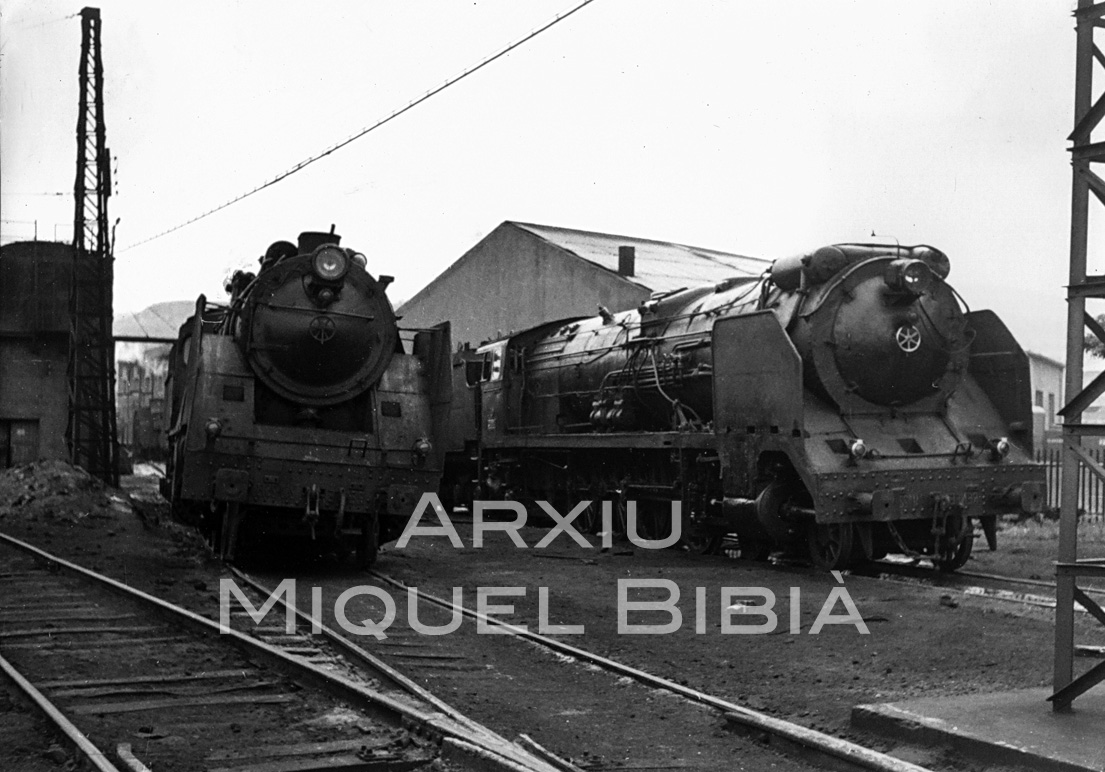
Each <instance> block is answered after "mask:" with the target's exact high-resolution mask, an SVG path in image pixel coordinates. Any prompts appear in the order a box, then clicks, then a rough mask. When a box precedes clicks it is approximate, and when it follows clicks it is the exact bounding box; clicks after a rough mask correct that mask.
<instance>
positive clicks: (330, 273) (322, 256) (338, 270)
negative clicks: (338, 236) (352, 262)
mask: <svg viewBox="0 0 1105 772" xmlns="http://www.w3.org/2000/svg"><path fill="white" fill-rule="evenodd" d="M313 265H314V269H315V275H316V276H318V278H320V279H322V280H323V281H338V280H339V279H341V278H342V277H343V276H345V274H346V272H347V271H348V270H349V258H348V257H346V256H345V252H343V251H342V250H341V249H339V248H338V247H333V246H325V247H322V248H321V249H319V250H318V251H317V252H316V253H315V258H314V261H313Z"/></svg>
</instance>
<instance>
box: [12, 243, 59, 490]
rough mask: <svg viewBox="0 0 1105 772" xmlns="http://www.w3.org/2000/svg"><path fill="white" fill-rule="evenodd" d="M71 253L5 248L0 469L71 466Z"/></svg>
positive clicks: (49, 247) (39, 246)
mask: <svg viewBox="0 0 1105 772" xmlns="http://www.w3.org/2000/svg"><path fill="white" fill-rule="evenodd" d="M72 264H73V248H72V247H71V246H69V245H68V244H56V243H53V242H41V241H40V242H16V243H13V244H5V245H4V246H3V247H0V468H4V467H7V466H11V465H15V464H22V463H26V462H29V461H34V460H36V459H39V458H50V459H65V458H68V449H67V448H66V445H65V429H66V425H67V424H68V421H69V392H68V380H67V377H66V367H67V365H68V361H69V278H70V276H71V275H72Z"/></svg>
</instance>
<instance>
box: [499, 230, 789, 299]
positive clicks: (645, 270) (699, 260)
mask: <svg viewBox="0 0 1105 772" xmlns="http://www.w3.org/2000/svg"><path fill="white" fill-rule="evenodd" d="M510 224H511V225H514V226H516V227H518V228H522V229H524V230H527V231H529V232H530V233H533V234H534V235H536V236H540V237H541V238H543V239H545V240H546V241H548V242H550V243H552V244H555V245H556V246H558V247H560V248H561V249H564V250H567V251H568V252H571V253H573V254H575V255H576V256H578V257H581V258H582V259H584V260H587V261H588V262H591V263H595V264H597V265H600V266H602V267H603V268H606V269H607V270H609V271H613V272H614V273H617V272H618V247H621V246H631V247H633V248H634V249H635V250H636V259H635V268H634V271H633V276H631V277H626V278H628V279H629V280H630V281H633V282H636V283H637V284H640V285H642V286H645V287H647V288H649V289H650V290H652V291H653V292H668V291H670V290H676V289H681V288H683V287H690V286H694V285H696V284H709V283H711V282H718V281H722V280H724V279H728V278H731V277H733V276H759V275H760V274H761V273H763V272H764V270H765V269H766V268H767V267H768V266H769V265H771V261H770V260H764V259H763V258H759V257H748V256H747V255H735V254H732V253H729V252H718V251H717V250H713V249H702V248H701V247H689V246H687V245H685V244H673V243H671V242H668V241H653V240H651V239H641V238H635V237H633V236H615V235H612V234H609V233H592V232H590V231H579V230H573V229H571V228H555V227H552V226H549V225H535V224H533V223H523V222H513V221H511V223H510Z"/></svg>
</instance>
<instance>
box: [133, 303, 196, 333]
mask: <svg viewBox="0 0 1105 772" xmlns="http://www.w3.org/2000/svg"><path fill="white" fill-rule="evenodd" d="M195 310H196V302H195V301H194V300H168V301H166V302H164V303H154V304H153V305H152V306H150V307H149V308H144V309H143V310H141V311H139V312H137V313H130V314H119V315H118V316H116V317H115V320H114V323H113V326H112V329H113V330H114V333H115V335H127V336H130V335H135V336H144V337H150V338H176V336H177V332H178V331H179V330H180V325H182V324H184V320H185V319H187V318H188V317H189V316H191V315H192V313H193V312H194V311H195Z"/></svg>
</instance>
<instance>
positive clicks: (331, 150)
mask: <svg viewBox="0 0 1105 772" xmlns="http://www.w3.org/2000/svg"><path fill="white" fill-rule="evenodd" d="M593 2H594V0H583V1H582V2H581V3H579V4H578V5H576V6H575V7H574V8H572V9H570V10H568V11H565V12H564V13H561V14H558V15H557V16H556V17H555V18H554V19H552V20H550V21H548V22H546V23H545V24H543V25H542V26H540V27H538V28H537V29H535V30H532V31H531V32H529V33H528V34H527V35H526V36H525V37H523V38H521V39H520V40H517V41H515V42H513V43H511V44H509V45H508V46H506V47H505V48H503V49H501V50H500V51H498V52H496V53H494V54H492V55H491V56H488V57H486V58H485V59H483V60H482V61H480V62H479V63H478V64H476V65H474V66H472V67H469V68H468V69H466V70H464V71H463V72H462V73H460V74H459V75H457V76H455V77H453V78H450V79H448V80H446V81H445V82H444V83H442V84H441V85H440V86H438V87H437V88H434V89H431V90H430V91H427V92H426V93H425V94H423V95H422V96H420V97H419V98H418V99H415V100H414V101H413V102H410V103H409V104H407V105H406V106H405V107H402V108H400V109H398V110H396V111H394V112H392V113H391V114H389V115H387V116H386V117H384V118H382V119H380V120H378V121H376V122H375V123H373V124H371V125H369V126H366V127H364V128H363V129H361V130H360V131H358V132H357V133H356V134H353V135H352V136H350V137H348V138H346V139H344V140H342V141H341V142H339V143H337V144H336V145H332V146H331V147H329V148H327V149H326V150H324V151H322V152H321V153H318V154H317V155H313V156H311V157H310V158H307V159H306V160H303V161H300V162H299V163H297V164H296V165H295V166H293V167H291V168H290V169H288V170H287V171H284V172H281V173H280V174H278V175H277V176H276V177H273V178H272V179H271V180H269V181H267V182H264V183H262V184H260V185H258V186H257V187H255V188H253V189H252V190H249V191H246V192H245V193H242V194H241V195H239V196H236V197H234V198H232V199H230V200H229V201H227V202H225V203H223V204H220V205H219V206H217V207H215V208H213V209H209V210H207V211H206V212H204V213H203V214H200V215H197V216H195V217H193V218H192V219H190V220H187V221H186V222H183V223H180V224H179V225H176V226H173V227H172V228H169V229H168V230H165V231H162V232H161V233H158V234H156V235H154V236H150V237H149V238H145V239H142V240H141V241H137V242H135V243H133V244H128V245H127V246H125V247H123V248H122V249H120V250H118V251H119V252H126V251H127V250H129V249H134V248H135V247H138V246H141V245H143V244H148V243H149V242H151V241H154V240H155V239H159V238H161V237H162V236H167V235H169V234H170V233H174V232H176V231H178V230H180V229H181V228H184V227H186V226H188V225H191V224H193V223H196V222H199V221H200V220H202V219H204V218H205V217H209V216H210V215H213V214H215V213H216V212H219V211H222V210H223V209H226V208H227V207H229V206H231V205H233V204H236V203H238V202H239V201H242V200H243V199H246V198H248V197H250V196H252V195H253V194H255V193H259V192H261V191H262V190H264V189H265V188H268V187H271V186H273V185H275V184H276V183H278V182H280V181H282V180H285V179H287V178H288V177H290V176H292V175H293V174H295V173H296V172H299V171H302V170H303V169H305V168H306V167H308V166H310V165H311V164H313V163H315V162H316V161H319V160H321V159H323V158H326V157H327V156H328V155H330V154H332V153H334V152H336V151H338V150H340V149H342V148H343V147H345V146H346V145H349V144H350V143H352V142H354V141H355V140H358V139H360V138H361V137H363V136H365V135H366V134H368V133H369V132H371V131H374V130H376V129H378V128H380V127H381V126H383V125H384V124H386V123H388V122H390V121H392V120H394V119H395V118H398V117H399V116H400V115H402V114H403V113H405V112H407V111H409V110H411V109H413V108H415V107H417V106H418V105H420V104H422V103H423V102H425V101H426V100H427V99H429V98H430V97H433V96H436V95H437V94H440V93H441V92H442V91H444V90H445V89H447V88H449V87H450V86H452V85H454V84H456V83H459V82H460V81H462V80H464V79H465V78H467V77H468V76H469V75H471V74H473V73H475V72H477V71H478V70H481V69H483V68H484V67H486V66H487V65H489V64H491V63H492V62H494V61H495V60H496V59H499V58H501V57H503V56H506V55H507V54H508V53H510V52H511V51H513V50H514V49H515V48H518V47H519V46H521V45H523V44H525V43H527V42H529V41H530V40H532V39H533V38H535V37H537V36H538V35H540V34H541V33H542V32H544V31H545V30H547V29H549V28H550V27H552V26H554V25H556V24H559V23H560V22H562V21H564V19H567V18H568V17H569V16H571V15H572V14H574V13H575V12H576V11H579V10H580V9H582V8H584V7H585V6H587V5H590V4H591V3H593Z"/></svg>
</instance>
